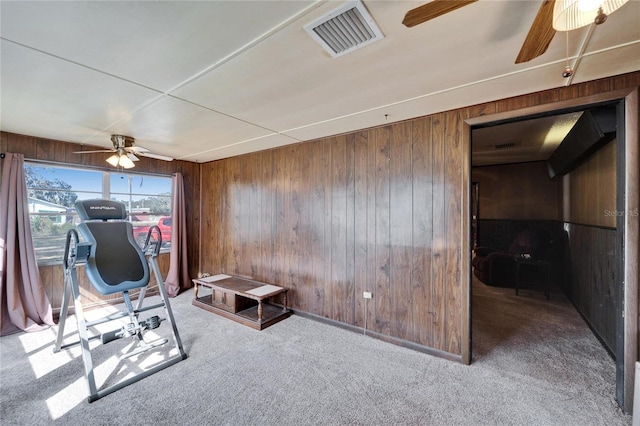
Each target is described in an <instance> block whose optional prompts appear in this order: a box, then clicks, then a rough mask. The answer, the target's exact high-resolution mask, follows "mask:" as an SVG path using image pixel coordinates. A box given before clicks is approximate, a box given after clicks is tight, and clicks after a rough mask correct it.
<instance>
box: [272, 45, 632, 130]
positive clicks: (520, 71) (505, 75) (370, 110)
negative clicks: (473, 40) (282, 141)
mask: <svg viewBox="0 0 640 426" xmlns="http://www.w3.org/2000/svg"><path fill="white" fill-rule="evenodd" d="M639 42H640V40H638V41H634V42H629V43H623V44H620V45H616V46H612V47H610V48H607V49H601V50H599V51H597V52H590V53H589V54H585V55H583V56H590V55H593V54H596V53H603V52H607V51H609V50H615V49H619V48H623V47H627V46H630V45H633V44H637V43H639ZM569 59H576V56H575V55H574V56H571V57H570V58H569ZM564 61H566V58H563V59H559V60H556V61H551V62H546V63H544V64H541V65H536V66H533V67H528V68H525V69H522V70H518V71H513V72H509V73H505V74H499V75H496V76H492V77H488V78H485V79H481V80H476V81H472V82H469V83H465V84H461V85H458V86H453V87H449V88H446V89H442V90H437V91H435V92H431V93H425V94H424V95H419V96H414V97H412V98H408V99H404V100H401V101H397V102H391V103H388V104H385V105H380V106H377V107H374V108H369V109H365V110H362V111H358V112H354V113H351V114H345V115H341V116H339V117H334V118H329V119H327V120H322V121H317V122H315V123H312V124H308V125H305V126H300V127H294V128H291V129H286V130H283V131H282V132H280V133H281V134H287V132H294V131H297V130H302V129H307V128H310V127H313V126H317V125H320V124H326V123H331V122H332V121H337V120H341V119H344V118H350V117H355V116H357V115H360V114H364V113H367V112H373V111H377V110H380V109H383V108H389V107H393V106H396V105H402V104H404V103H407V102H412V101H417V100H420V99H425V98H428V97H431V96H435V95H441V94H443V93H447V92H451V91H454V90H458V89H464V88H467V87H472V86H475V85H477V84H482V83H488V82H491V81H493V80H499V79H501V78H504V77H511V76H514V75H517V74H521V73H524V72H528V71H532V70H536V69H539V68H544V67H546V66H549V65H554V64H559V63H562V62H564Z"/></svg>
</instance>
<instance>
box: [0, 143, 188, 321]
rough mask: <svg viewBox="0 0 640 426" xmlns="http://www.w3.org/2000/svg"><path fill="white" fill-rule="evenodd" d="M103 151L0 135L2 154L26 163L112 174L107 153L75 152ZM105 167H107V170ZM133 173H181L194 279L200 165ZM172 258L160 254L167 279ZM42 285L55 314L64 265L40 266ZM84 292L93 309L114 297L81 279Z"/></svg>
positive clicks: (151, 162) (146, 165) (157, 163)
mask: <svg viewBox="0 0 640 426" xmlns="http://www.w3.org/2000/svg"><path fill="white" fill-rule="evenodd" d="M92 149H100V148H97V147H92V146H88V145H79V144H74V143H68V142H62V141H56V140H51V139H43V138H37V137H33V136H25V135H18V134H15V133H7V132H0V152H13V153H21V154H24V156H25V159H26V160H38V161H46V162H53V163H59V164H61V165H63V164H67V165H73V166H84V167H91V168H94V169H103V170H108V171H112V170H113V168H111V167H110V166H108V165H107V164H106V163H105V158H106V157H105V155H104V154H82V155H80V154H74V151H88V150H92ZM105 165H106V167H105ZM133 171H136V172H146V173H154V174H161V175H167V176H170V175H171V174H172V173H176V172H180V173H182V176H183V179H184V188H185V198H186V199H187V200H188V202H187V207H186V215H187V229H188V236H187V243H188V256H189V273H190V275H191V276H192V277H194V276H196V274H197V270H198V268H197V265H198V259H199V255H200V253H199V240H198V236H199V223H200V210H199V200H200V165H199V164H196V163H191V162H187V161H179V160H174V161H161V160H156V159H153V158H144V159H143V160H141V161H140V162H138V163H137V164H136V167H135V169H134V170H133ZM168 258H169V255H168V254H167V255H161V256H160V258H159V265H160V269H161V271H162V273H163V274H164V276H166V273H167V271H168V269H169V260H168ZM39 269H40V276H41V281H42V284H43V286H44V288H45V291H46V292H47V296H48V297H49V300H50V302H51V305H52V307H53V308H54V311H56V312H57V311H58V310H59V308H60V302H61V300H62V288H63V272H62V266H61V265H51V266H40V268H39ZM81 275H82V274H78V278H79V280H80V281H81V283H80V284H81V286H82V292H83V294H85V295H87V297H88V299H89V300H90V301H91V305H92V306H98V305H100V304H104V303H103V301H104V302H110V301H112V300H113V298H109V297H104V296H101V295H99V294H98V293H96V292H95V291H93V289H92V288H91V286H90V285H89V283H88V282H84V281H82V280H81V278H80V276H81Z"/></svg>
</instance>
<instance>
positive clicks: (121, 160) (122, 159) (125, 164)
mask: <svg viewBox="0 0 640 426" xmlns="http://www.w3.org/2000/svg"><path fill="white" fill-rule="evenodd" d="M107 163H109V164H111V165H112V166H113V167H122V168H123V169H130V168H132V167H135V164H134V163H133V161H131V158H129V156H128V155H127V153H126V152H124V153H117V154H113V155H112V156H111V157H109V158H107Z"/></svg>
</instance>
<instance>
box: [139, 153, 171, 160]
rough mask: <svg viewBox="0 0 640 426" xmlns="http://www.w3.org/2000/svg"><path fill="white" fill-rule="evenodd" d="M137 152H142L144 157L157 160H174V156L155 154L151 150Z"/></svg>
mask: <svg viewBox="0 0 640 426" xmlns="http://www.w3.org/2000/svg"><path fill="white" fill-rule="evenodd" d="M137 154H140V155H142V156H143V157H149V158H155V159H156V160H164V161H173V158H171V157H167V156H166V155H160V154H153V153H151V152H138V153H137Z"/></svg>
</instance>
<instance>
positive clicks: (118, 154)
mask: <svg viewBox="0 0 640 426" xmlns="http://www.w3.org/2000/svg"><path fill="white" fill-rule="evenodd" d="M111 142H113V149H99V150H95V151H77V152H75V154H91V153H96V152H112V153H114V154H113V155H112V156H111V157H109V158H107V160H106V161H107V163H109V164H111V165H112V166H113V167H118V166H120V167H122V168H124V169H130V168H132V167H134V166H135V164H134V161H139V160H140V159H139V158H138V157H137V155H140V156H143V157H149V158H155V159H158V160H164V161H172V160H173V158H171V157H167V156H165V155H160V154H154V153H152V152H149V150H148V149H147V148H143V147H141V146H135V145H134V144H135V139H134V138H132V137H130V136H124V135H111Z"/></svg>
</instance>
